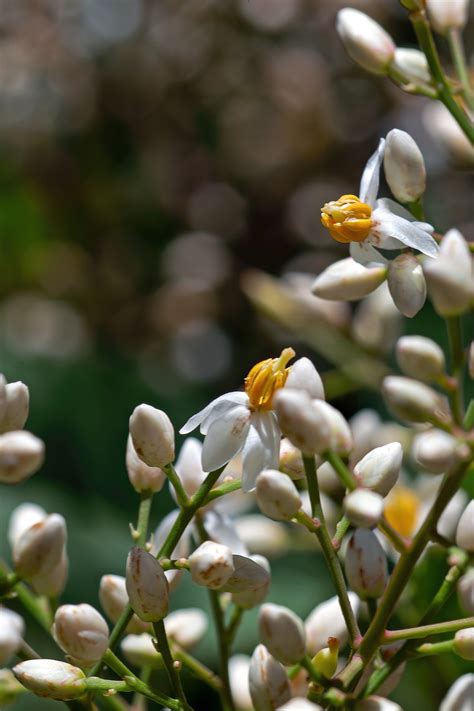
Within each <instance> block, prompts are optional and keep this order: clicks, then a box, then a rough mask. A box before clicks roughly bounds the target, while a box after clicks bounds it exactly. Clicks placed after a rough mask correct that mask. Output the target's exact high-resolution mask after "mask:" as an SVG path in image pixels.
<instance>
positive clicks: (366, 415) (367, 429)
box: [349, 408, 382, 463]
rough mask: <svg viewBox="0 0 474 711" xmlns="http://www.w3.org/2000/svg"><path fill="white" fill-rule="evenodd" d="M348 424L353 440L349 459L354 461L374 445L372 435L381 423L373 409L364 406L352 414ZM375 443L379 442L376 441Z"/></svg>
mask: <svg viewBox="0 0 474 711" xmlns="http://www.w3.org/2000/svg"><path fill="white" fill-rule="evenodd" d="M349 424H350V427H351V432H352V439H353V442H354V447H353V449H352V453H351V460H352V462H353V463H355V462H358V461H359V459H362V457H363V456H364V455H365V454H367V453H368V452H370V450H371V449H373V447H374V446H375V443H374V436H375V435H376V433H377V432H378V431H379V430H380V427H381V425H382V423H381V421H380V417H379V415H378V413H377V412H375V410H370V409H369V408H365V409H362V410H359V412H357V413H356V414H355V415H353V416H352V417H351V419H350V420H349ZM377 444H379V443H378V442H377Z"/></svg>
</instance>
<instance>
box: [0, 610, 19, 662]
mask: <svg viewBox="0 0 474 711" xmlns="http://www.w3.org/2000/svg"><path fill="white" fill-rule="evenodd" d="M24 633H25V623H24V622H23V618H22V617H20V615H18V614H17V613H16V612H13V610H9V609H8V608H6V607H0V664H2V665H3V664H7V663H8V662H9V661H10V658H11V657H12V656H13V655H14V654H16V653H17V651H18V649H19V648H20V646H21V643H22V639H23V635H24Z"/></svg>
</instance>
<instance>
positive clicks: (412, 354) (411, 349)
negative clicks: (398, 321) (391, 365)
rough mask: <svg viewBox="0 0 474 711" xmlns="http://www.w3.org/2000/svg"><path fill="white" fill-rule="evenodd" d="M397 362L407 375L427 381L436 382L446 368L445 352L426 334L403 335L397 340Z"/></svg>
mask: <svg viewBox="0 0 474 711" xmlns="http://www.w3.org/2000/svg"><path fill="white" fill-rule="evenodd" d="M396 356H397V363H398V365H399V366H400V370H402V371H403V372H404V373H405V375H409V376H410V377H411V378H416V379H417V380H423V381H424V382H426V383H431V382H435V381H436V380H437V379H438V378H439V377H440V376H441V375H443V373H444V371H445V368H446V361H445V358H444V353H443V351H442V349H441V348H440V347H439V346H438V344H437V343H435V342H434V341H432V340H431V338H425V337H424V336H403V337H402V338H399V339H398V341H397V347H396Z"/></svg>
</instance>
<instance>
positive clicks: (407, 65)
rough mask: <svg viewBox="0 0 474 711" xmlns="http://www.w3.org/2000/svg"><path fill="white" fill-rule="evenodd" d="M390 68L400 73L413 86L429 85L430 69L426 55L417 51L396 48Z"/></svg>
mask: <svg viewBox="0 0 474 711" xmlns="http://www.w3.org/2000/svg"><path fill="white" fill-rule="evenodd" d="M392 68H393V69H396V70H397V71H398V72H401V74H403V75H404V76H405V77H406V79H407V80H408V81H409V82H413V83H414V84H431V74H430V68H429V66H428V60H427V59H426V55H425V54H424V53H423V52H421V51H420V50H419V49H408V48H406V47H397V48H396V50H395V56H394V58H393V62H392Z"/></svg>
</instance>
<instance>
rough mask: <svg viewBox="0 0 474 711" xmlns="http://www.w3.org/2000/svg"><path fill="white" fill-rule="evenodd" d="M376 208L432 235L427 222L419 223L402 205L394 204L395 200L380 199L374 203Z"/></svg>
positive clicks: (431, 227) (432, 229) (431, 226)
mask: <svg viewBox="0 0 474 711" xmlns="http://www.w3.org/2000/svg"><path fill="white" fill-rule="evenodd" d="M376 207H377V208H379V207H381V208H383V209H384V210H388V211H389V212H392V213H393V214H394V215H398V216H399V217H404V218H405V220H408V222H411V223H413V224H414V225H415V226H416V227H419V228H420V229H422V230H424V231H425V232H428V233H429V234H432V233H433V232H434V227H433V225H430V223H429V222H419V221H418V220H417V219H416V218H415V217H413V215H412V214H411V212H410V211H409V210H407V209H406V207H403V205H399V203H398V202H395V200H392V199H391V198H380V199H379V200H377V202H376Z"/></svg>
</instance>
